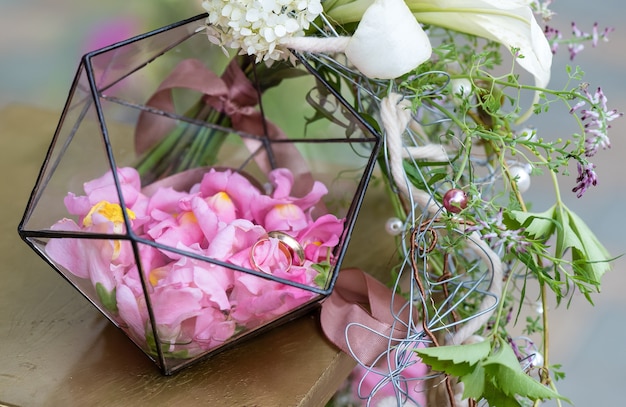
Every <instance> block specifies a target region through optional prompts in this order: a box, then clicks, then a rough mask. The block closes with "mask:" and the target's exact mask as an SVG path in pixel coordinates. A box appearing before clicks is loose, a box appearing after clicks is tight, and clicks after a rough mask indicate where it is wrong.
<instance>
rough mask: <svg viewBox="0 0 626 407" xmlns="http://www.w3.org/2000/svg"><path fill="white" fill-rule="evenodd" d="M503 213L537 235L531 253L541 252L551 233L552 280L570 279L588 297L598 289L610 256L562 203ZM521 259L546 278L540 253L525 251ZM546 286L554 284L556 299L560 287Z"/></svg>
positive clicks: (583, 223) (512, 225)
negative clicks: (552, 253) (540, 210)
mask: <svg viewBox="0 0 626 407" xmlns="http://www.w3.org/2000/svg"><path fill="white" fill-rule="evenodd" d="M507 214H508V218H507V219H508V222H507V223H508V225H510V227H512V228H523V229H524V231H525V233H526V234H527V235H528V236H530V237H532V238H535V239H538V244H537V245H536V247H535V248H534V252H535V253H538V254H541V255H543V252H540V250H543V245H544V244H545V243H546V242H547V241H548V239H550V238H552V237H554V239H555V241H556V243H555V247H554V256H553V257H551V258H550V259H549V260H550V262H551V263H552V264H553V266H552V271H553V273H555V274H554V275H553V276H552V278H553V281H563V282H565V288H567V287H568V286H569V283H570V282H571V283H573V284H574V285H575V286H576V287H577V288H578V289H579V290H580V291H581V292H582V293H583V294H585V295H586V296H587V298H588V299H589V300H590V301H591V298H590V297H589V293H590V290H596V291H598V290H599V287H600V284H601V278H602V276H603V275H604V273H605V272H607V271H608V270H609V269H610V263H609V262H610V261H611V260H612V258H611V257H610V255H609V252H608V251H607V250H606V248H605V247H604V246H603V245H602V243H601V242H600V241H599V240H598V238H597V237H596V236H595V235H594V233H593V232H592V231H591V229H589V227H588V226H587V225H586V224H585V222H584V221H583V220H582V219H581V218H580V217H579V216H578V215H576V214H575V213H574V212H572V211H570V210H569V209H568V208H567V207H566V206H565V205H563V204H560V205H559V204H555V205H554V206H552V207H551V208H549V209H548V210H546V211H544V212H540V213H532V212H523V211H516V210H514V211H508V212H507ZM567 253H570V260H567V258H566V254H567ZM522 261H523V262H524V264H526V265H527V266H528V268H529V269H530V270H531V271H533V272H534V273H535V274H537V277H538V278H540V279H542V280H543V281H547V280H546V278H547V275H546V274H545V273H544V271H545V270H546V269H545V266H546V265H545V264H543V260H542V257H541V256H537V255H530V254H529V255H526V256H523V257H522ZM566 266H569V268H571V271H569V270H567V269H566ZM547 282H548V283H551V282H550V281H547ZM550 286H551V287H554V288H556V291H555V292H556V294H557V299H559V300H560V299H561V298H562V296H563V292H562V290H561V289H560V288H558V285H556V284H551V285H550Z"/></svg>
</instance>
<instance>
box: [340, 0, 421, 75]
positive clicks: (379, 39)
mask: <svg viewBox="0 0 626 407" xmlns="http://www.w3.org/2000/svg"><path fill="white" fill-rule="evenodd" d="M345 53H346V56H347V57H348V59H349V60H350V62H351V63H352V64H353V65H354V66H355V67H356V68H357V69H358V70H359V71H361V73H363V74H364V75H366V76H368V77H370V78H378V79H393V78H397V77H398V76H401V75H404V74H405V73H407V72H409V71H411V70H413V69H415V68H416V67H418V66H419V65H420V64H421V63H423V62H425V61H426V60H428V58H430V55H431V53H432V48H431V45H430V41H429V39H428V36H427V35H426V33H425V32H424V30H422V27H421V26H420V25H419V23H418V22H417V20H415V17H414V16H413V14H412V13H411V10H409V8H408V7H407V5H406V4H405V3H404V1H403V0H375V1H374V3H373V4H372V5H371V6H369V7H368V8H367V10H365V13H364V14H363V18H362V19H361V22H360V23H359V25H358V27H357V29H356V31H355V32H354V35H353V36H352V38H351V39H350V42H349V43H348V46H347V47H346V50H345Z"/></svg>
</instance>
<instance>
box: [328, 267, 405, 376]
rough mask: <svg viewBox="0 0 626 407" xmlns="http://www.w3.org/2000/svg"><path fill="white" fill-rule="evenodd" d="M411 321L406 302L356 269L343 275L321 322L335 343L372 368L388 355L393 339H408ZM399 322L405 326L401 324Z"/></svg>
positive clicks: (340, 276) (329, 300) (349, 270)
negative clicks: (408, 328)
mask: <svg viewBox="0 0 626 407" xmlns="http://www.w3.org/2000/svg"><path fill="white" fill-rule="evenodd" d="M403 307H404V308H403ZM392 310H393V313H392ZM394 315H395V318H394ZM408 317H409V307H408V306H406V300H405V299H404V298H402V297H401V296H399V295H393V292H392V291H391V290H390V289H389V288H387V287H386V286H385V285H384V284H382V283H381V282H379V281H378V280H376V279H375V278H374V277H372V276H370V275H368V274H367V273H365V272H364V271H362V270H360V269H356V268H352V269H344V270H341V271H340V272H339V276H338V277H337V282H336V283H335V287H334V289H333V292H332V293H331V294H330V296H329V297H328V298H326V299H325V300H324V302H323V303H322V310H321V316H320V319H321V325H322V330H323V331H324V334H325V335H326V337H327V338H328V339H329V340H330V341H331V342H332V343H334V344H335V345H336V346H337V347H339V348H340V349H341V350H342V351H344V352H346V353H348V354H350V355H352V356H353V357H354V358H355V359H357V360H359V361H360V362H362V363H364V364H365V365H371V364H372V363H374V362H375V361H376V360H377V358H379V356H380V355H381V354H383V353H385V352H386V351H387V349H388V346H389V344H390V342H389V338H390V337H391V338H397V339H403V338H406V334H407V328H406V325H405V324H406V322H407V321H408ZM396 318H397V319H400V320H401V321H404V323H397V319H396ZM394 322H395V323H394ZM365 327H366V328H365ZM346 328H347V329H346ZM348 342H349V344H350V345H349V346H348ZM391 343H392V344H394V341H393V340H392V342H391Z"/></svg>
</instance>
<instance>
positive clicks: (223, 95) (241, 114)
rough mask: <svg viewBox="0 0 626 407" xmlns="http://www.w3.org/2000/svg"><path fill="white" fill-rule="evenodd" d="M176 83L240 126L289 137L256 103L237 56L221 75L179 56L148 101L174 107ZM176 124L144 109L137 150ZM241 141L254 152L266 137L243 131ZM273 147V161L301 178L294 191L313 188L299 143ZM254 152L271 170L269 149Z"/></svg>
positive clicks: (274, 137) (168, 108)
mask: <svg viewBox="0 0 626 407" xmlns="http://www.w3.org/2000/svg"><path fill="white" fill-rule="evenodd" d="M174 89H189V90H193V91H196V92H199V93H201V94H202V95H203V101H204V102H205V103H206V104H207V105H209V106H211V107H212V108H214V109H215V110H217V111H220V112H222V113H225V114H227V115H228V116H229V117H230V119H231V122H232V126H233V129H235V130H236V131H239V132H242V133H247V134H250V135H255V136H259V137H262V138H267V139H269V140H286V139H287V136H286V135H285V134H284V132H283V131H282V130H281V129H280V128H278V126H276V125H275V124H273V123H271V122H270V121H269V120H266V119H265V118H264V117H263V115H262V114H261V112H260V111H259V110H258V109H257V108H256V106H257V105H258V103H259V99H258V93H257V90H256V89H255V87H254V85H253V84H252V83H251V82H250V80H249V79H248V78H247V77H246V75H245V74H244V73H243V71H241V68H240V67H239V65H238V64H237V60H236V59H234V60H233V61H232V62H231V63H230V64H229V65H228V66H227V67H226V70H225V71H224V73H223V74H222V76H221V77H219V76H217V75H216V74H215V73H214V72H213V71H211V70H210V69H208V68H207V67H206V66H205V65H204V64H203V63H202V62H201V61H199V60H197V59H185V60H183V61H181V62H180V63H179V64H178V65H177V66H176V67H175V68H174V70H173V71H172V72H171V73H170V74H169V75H168V77H167V78H166V79H165V80H164V81H163V82H162V83H161V84H160V85H159V87H158V88H157V90H156V92H155V93H154V94H153V95H152V96H151V97H150V99H148V101H147V102H146V106H148V107H151V108H154V109H158V110H162V111H164V112H175V108H174V101H173V97H172V91H173V90H174ZM174 124H175V123H174V121H173V120H172V119H170V118H167V117H163V116H160V115H155V114H147V113H146V112H142V113H141V115H140V116H139V119H138V121H137V127H136V130H135V148H136V151H137V152H138V153H140V154H141V153H143V152H146V151H147V150H148V149H149V148H151V147H152V146H154V145H155V144H156V143H158V142H159V141H161V140H162V139H163V138H164V137H165V136H166V135H167V134H168V132H169V131H171V130H172V129H173V127H174ZM243 142H244V143H245V145H246V146H247V148H248V150H249V151H250V152H251V153H256V152H257V150H259V148H260V147H261V145H262V143H263V141H262V140H259V139H255V138H250V137H243ZM271 151H272V154H273V164H274V165H275V167H286V168H289V169H290V170H291V172H292V173H293V174H294V177H295V179H296V180H297V181H298V182H297V183H295V185H294V191H292V192H293V193H294V194H295V195H296V196H298V194H299V193H300V192H302V191H309V190H310V189H311V187H312V185H313V177H312V175H311V173H310V170H309V168H307V165H306V163H305V162H304V160H303V158H302V155H301V154H300V153H299V151H298V149H297V148H296V147H295V146H294V145H293V144H292V143H273V144H272V147H271ZM254 158H255V161H256V163H257V165H259V167H260V168H261V170H262V171H264V172H265V173H268V172H269V171H271V170H272V162H271V161H270V159H269V157H268V156H267V154H266V150H265V149H261V150H260V151H259V152H258V153H257V154H256V155H255V157H254Z"/></svg>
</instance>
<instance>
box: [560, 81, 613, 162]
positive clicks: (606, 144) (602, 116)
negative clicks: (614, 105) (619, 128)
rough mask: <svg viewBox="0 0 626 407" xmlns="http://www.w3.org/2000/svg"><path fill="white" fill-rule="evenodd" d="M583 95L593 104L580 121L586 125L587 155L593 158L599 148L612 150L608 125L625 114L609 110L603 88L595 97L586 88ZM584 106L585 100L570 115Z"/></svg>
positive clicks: (582, 113)
mask: <svg viewBox="0 0 626 407" xmlns="http://www.w3.org/2000/svg"><path fill="white" fill-rule="evenodd" d="M583 94H584V95H585V97H586V99H587V100H588V101H589V103H590V104H591V108H590V109H582V110H581V111H580V114H581V116H580V120H581V121H583V123H585V125H584V127H585V136H586V137H585V155H586V156H587V157H593V156H594V155H595V154H596V153H597V152H598V149H599V148H602V149H607V148H611V142H610V140H609V136H608V130H609V129H610V128H611V126H610V125H608V124H607V123H608V122H610V121H613V120H615V119H617V118H618V117H621V116H622V115H623V113H620V112H618V111H617V110H616V109H612V110H609V108H608V107H607V98H606V96H605V95H604V92H602V88H598V89H597V90H596V92H595V93H594V94H593V95H592V94H591V93H589V91H588V90H587V89H586V88H583ZM584 105H585V101H584V100H581V101H579V102H578V103H576V104H575V105H574V106H573V107H572V108H571V109H570V113H574V112H575V111H577V110H578V109H580V108H581V107H582V106H584Z"/></svg>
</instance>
